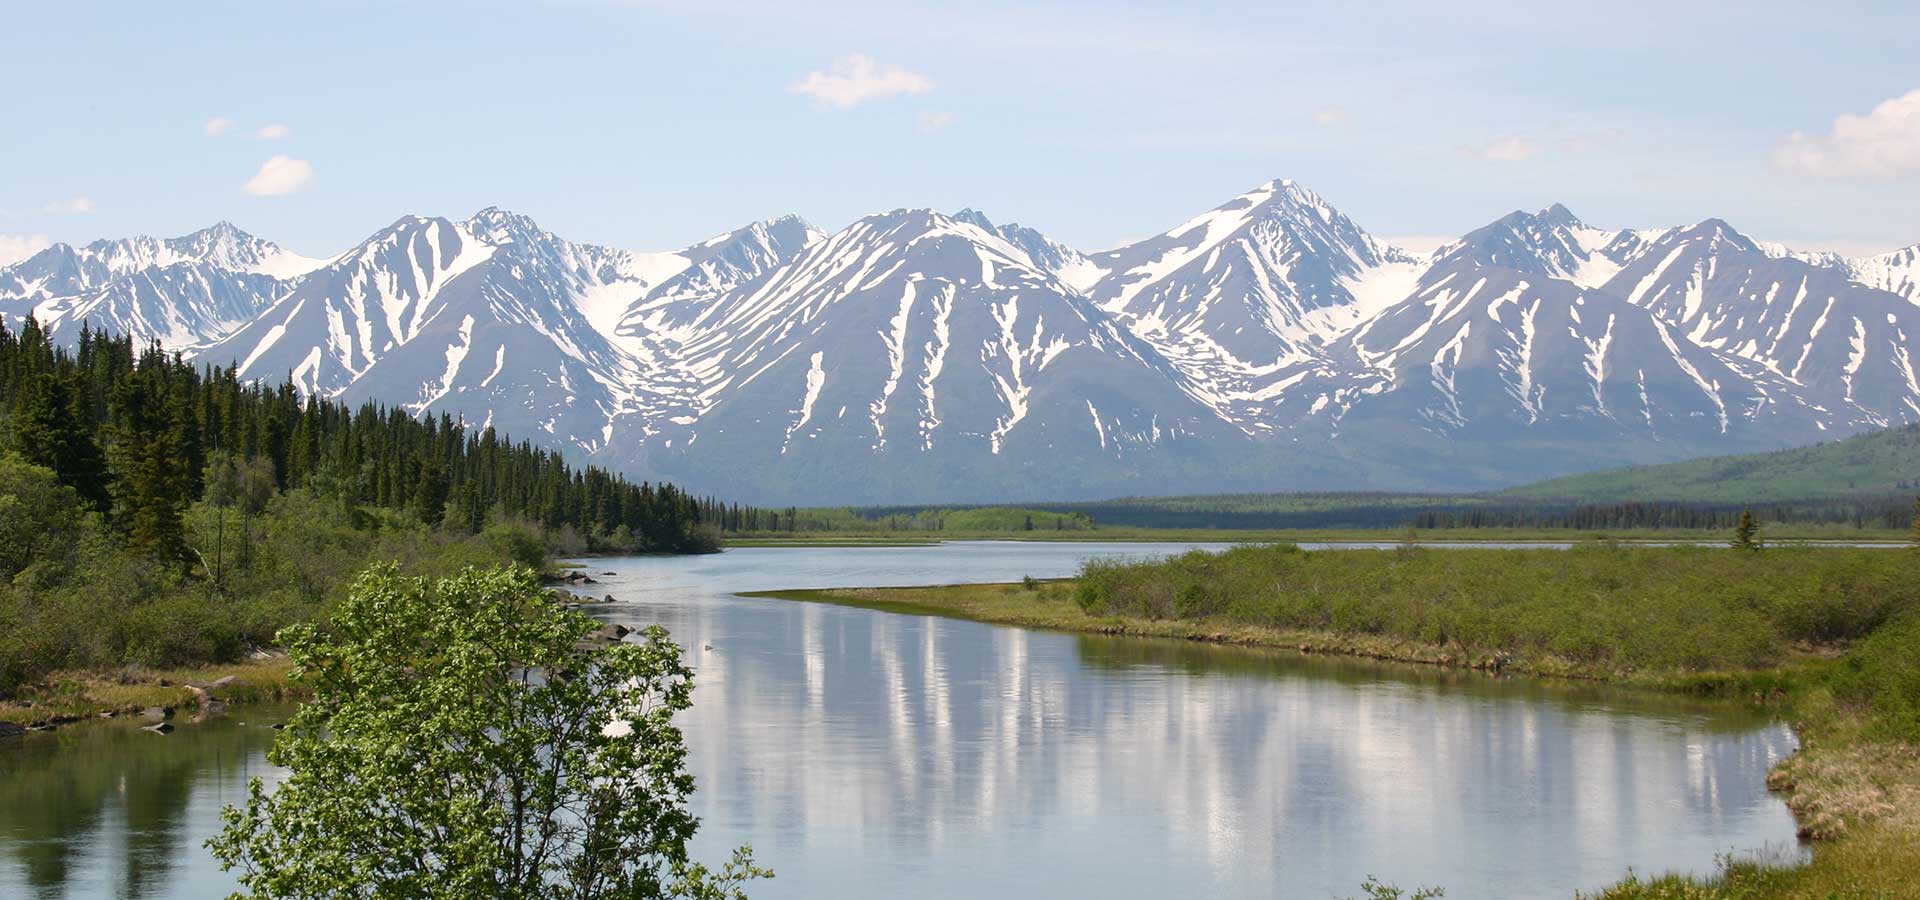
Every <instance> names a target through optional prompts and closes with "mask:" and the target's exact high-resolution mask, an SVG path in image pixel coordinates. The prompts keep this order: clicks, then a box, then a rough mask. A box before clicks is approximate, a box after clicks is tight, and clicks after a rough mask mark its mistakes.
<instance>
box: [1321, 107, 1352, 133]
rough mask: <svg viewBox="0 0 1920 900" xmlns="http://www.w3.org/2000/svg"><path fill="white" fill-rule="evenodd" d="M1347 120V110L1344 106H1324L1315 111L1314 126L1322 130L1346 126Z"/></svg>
mask: <svg viewBox="0 0 1920 900" xmlns="http://www.w3.org/2000/svg"><path fill="white" fill-rule="evenodd" d="M1347 118H1348V116H1347V108H1346V107H1344V106H1322V107H1320V108H1319V109H1316V110H1314V111H1313V124H1315V125H1318V126H1320V127H1322V128H1337V127H1339V126H1341V125H1345V124H1347Z"/></svg>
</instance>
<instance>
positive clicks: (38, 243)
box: [0, 234, 53, 266]
mask: <svg viewBox="0 0 1920 900" xmlns="http://www.w3.org/2000/svg"><path fill="white" fill-rule="evenodd" d="M51 246H53V241H51V240H48V239H47V236H46V235H44V234H0V266H10V265H13V264H14V263H17V262H19V261H21V260H23V259H26V258H27V257H29V256H32V255H34V254H35V253H39V252H40V251H42V250H45V249H47V248H48V247H51Z"/></svg>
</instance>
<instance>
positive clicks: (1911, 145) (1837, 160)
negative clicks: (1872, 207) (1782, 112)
mask: <svg viewBox="0 0 1920 900" xmlns="http://www.w3.org/2000/svg"><path fill="white" fill-rule="evenodd" d="M1773 161H1774V163H1775V164H1776V165H1778V166H1780V167H1781V168H1783V169H1787V170H1789V171H1794V172H1802V173H1805V174H1808V175H1814V176H1818V177H1822V178H1846V177H1862V178H1898V177H1900V176H1902V175H1915V174H1920V89H1915V90H1912V91H1908V92H1907V93H1905V94H1902V95H1901V96H1898V97H1895V98H1893V99H1891V100H1887V101H1885V102H1883V103H1881V104H1880V105H1878V106H1875V107H1874V108H1873V111H1872V112H1869V113H1867V114H1866V115H1864V116H1858V115H1854V114H1852V113H1847V114H1844V115H1841V116H1840V117H1838V118H1836V119H1834V120H1833V128H1832V130H1830V131H1828V132H1827V133H1826V134H1821V135H1809V134H1807V133H1805V132H1801V131H1796V132H1794V133H1793V134H1791V135H1788V136H1787V139H1786V140H1785V141H1783V142H1781V144H1780V146H1778V147H1776V148H1774V151H1773Z"/></svg>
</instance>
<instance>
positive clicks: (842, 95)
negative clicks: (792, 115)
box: [787, 53, 933, 109]
mask: <svg viewBox="0 0 1920 900" xmlns="http://www.w3.org/2000/svg"><path fill="white" fill-rule="evenodd" d="M931 90H933V80H932V79H930V78H928V77H927V76H925V75H922V74H920V73H918V72H913V71H909V70H907V69H905V68H903V67H901V66H896V65H892V64H884V65H883V64H881V63H880V62H879V61H878V60H875V59H874V58H873V57H871V56H868V55H866V54H864V53H853V54H849V55H847V56H842V57H840V58H839V59H836V60H834V61H833V64H832V65H831V66H828V67H827V70H826V71H824V72H821V71H815V72H808V73H807V74H806V75H805V76H804V77H802V78H801V79H800V80H799V81H796V82H794V83H792V84H789V85H787V93H790V94H801V95H803V96H806V97H809V98H811V99H812V100H813V102H814V104H815V105H817V106H823V107H828V108H831V109H852V108H854V107H856V106H859V105H860V104H862V103H865V102H867V101H869V100H886V99H890V98H893V97H901V96H907V95H915V94H924V93H926V92H928V91H931Z"/></svg>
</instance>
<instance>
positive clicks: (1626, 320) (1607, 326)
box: [0, 181, 1920, 503]
mask: <svg viewBox="0 0 1920 900" xmlns="http://www.w3.org/2000/svg"><path fill="white" fill-rule="evenodd" d="M1917 255H1920V247H1910V248H1907V249H1905V250H1901V251H1895V252H1893V253H1889V254H1884V255H1880V256H1872V257H1860V258H1843V257H1839V256H1835V255H1832V254H1822V253H1802V252H1797V251H1794V250H1791V249H1789V248H1785V247H1780V246H1777V245H1771V244H1766V243H1762V242H1758V241H1755V240H1753V239H1751V238H1749V237H1747V236H1745V235H1742V234H1740V233H1739V232H1738V231H1736V230H1734V229H1733V228H1732V227H1731V226H1729V225H1727V224H1726V223H1724V222H1721V221H1719V220H1715V219H1709V220H1706V221H1704V222H1701V223H1698V224H1695V225H1691V226H1684V227H1676V228H1665V229H1645V230H1635V229H1617V230H1610V229H1604V228H1597V227H1593V226H1591V225H1588V224H1586V223H1584V222H1582V221H1581V220H1580V219H1579V218H1578V217H1576V216H1575V215H1574V214H1573V212H1572V211H1570V210H1568V209H1567V208H1565V207H1563V206H1559V205H1554V206H1551V207H1548V208H1547V209H1544V210H1540V211H1537V212H1515V213H1512V214H1510V215H1507V216H1503V217H1501V218H1500V219H1498V220H1496V221H1494V222H1491V223H1489V224H1487V225H1486V226H1484V227H1482V228H1479V229H1475V230H1474V231H1472V232H1470V233H1468V234H1466V235H1464V236H1462V237H1461V238H1460V239H1459V240H1457V241H1454V242H1452V243H1450V244H1448V245H1446V246H1444V247H1442V248H1440V249H1439V250H1437V251H1435V252H1434V253H1433V254H1431V255H1429V256H1427V257H1425V258H1418V257H1415V256H1414V255H1412V254H1409V253H1407V252H1405V251H1402V250H1400V249H1397V248H1395V247H1392V246H1390V245H1388V244H1387V243H1385V242H1383V241H1381V240H1379V239H1377V238H1375V237H1373V236H1372V235H1370V234H1368V233H1367V232H1366V231H1365V230H1364V229H1363V228H1361V227H1360V226H1359V225H1358V224H1356V223H1355V222H1353V221H1352V220H1350V219H1349V218H1347V217H1346V216H1345V215H1343V214H1341V213H1340V212H1339V211H1338V210H1337V209H1336V208H1335V207H1334V206H1333V205H1332V204H1330V203H1329V202H1327V201H1326V200H1325V199H1323V198H1321V197H1320V196H1318V195H1316V194H1314V193H1313V192H1311V191H1309V190H1307V189H1306V188H1304V187H1302V186H1301V185H1298V184H1296V183H1293V182H1290V181H1274V182H1269V183H1267V184H1264V185H1261V186H1259V187H1257V188H1255V189H1254V190H1252V191H1249V192H1248V193H1246V194H1243V195H1241V196H1239V197H1237V198H1234V199H1233V200H1231V201H1229V202H1227V203H1225V204H1222V205H1221V206H1219V207H1216V208H1215V209H1213V210H1211V211H1209V212H1207V213H1203V214H1201V215H1199V216H1196V217H1194V218H1192V219H1190V220H1188V221H1186V222H1184V223H1181V224H1180V225H1178V226H1176V227H1174V228H1172V229H1169V230H1167V231H1166V232H1164V233H1161V234H1158V235H1155V236H1153V237H1150V238H1148V239H1146V240H1143V241H1139V242H1136V243H1133V244H1129V245H1127V246H1123V247H1119V248H1115V249H1111V250H1106V251H1102V252H1097V253H1083V252H1081V251H1079V250H1076V249H1074V248H1072V247H1070V246H1068V245H1067V244H1065V243H1063V242H1061V241H1058V240H1055V239H1053V238H1051V237H1049V236H1047V235H1046V234H1045V233H1043V232H1041V231H1039V230H1036V229H1033V228H1029V227H1025V226H1021V225H998V224H996V223H995V222H994V221H993V220H992V219H991V218H989V217H988V216H987V215H986V214H985V213H982V212H980V211H977V210H973V209H965V210H962V211H960V212H958V213H954V214H951V215H949V214H943V213H939V212H935V211H931V210H895V211H893V212H890V213H885V214H880V215H874V216H869V217H866V218H863V219H861V220H859V221H857V222H855V223H853V224H852V225H849V226H847V227H846V228H844V229H841V230H839V231H837V232H834V233H832V234H826V233H823V232H821V231H819V230H818V229H815V228H813V227H812V226H811V225H808V224H807V223H806V222H805V221H803V220H801V219H799V218H798V217H795V216H785V217H781V218H776V219H769V220H766V221H762V222H757V223H753V224H750V225H747V226H745V227H743V228H740V229H737V230H735V231H731V232H728V233H726V234H722V235H719V236H717V237H714V238H711V239H708V240H706V241H702V242H700V243H697V244H694V245H692V246H689V247H686V248H684V249H681V250H675V251H668V252H655V253H636V252H629V251H625V250H618V249H613V248H609V247H604V246H598V245H593V244H581V243H574V242H571V241H568V240H566V239H563V238H561V237H559V236H556V235H554V234H552V233H549V232H547V231H544V230H543V229H541V228H540V227H539V226H538V225H536V224H535V223H534V222H533V221H532V220H530V219H528V218H526V217H524V216H520V215H516V214H513V213H508V212H505V211H501V210H498V209H487V210H483V211H481V212H480V213H478V214H476V215H474V216H473V217H471V218H469V219H465V220H460V221H456V220H451V219H444V218H430V217H418V216H409V217H405V218H402V219H400V220H399V221H397V222H395V223H393V224H392V225H390V226H388V227H387V228H384V229H381V230H380V231H378V232H376V233H374V234H373V235H371V236H370V237H368V238H367V239H366V240H365V241H363V242H361V243H360V244H358V245H356V246H355V247H353V248H351V249H349V250H347V251H346V252H344V253H341V254H339V255H337V256H334V257H332V258H329V259H326V260H314V259H307V258H304V257H299V256H296V255H294V254H291V253H289V252H287V251H285V250H283V249H281V248H279V247H277V246H275V245H273V244H270V243H268V242H266V241H262V240H260V239H258V238H253V237H251V236H248V235H246V234H244V233H243V232H240V231H238V230H237V229H234V228H233V227H232V226H230V225H225V224H224V223H223V224H222V225H218V226H215V227H214V228H210V229H207V230H205V231H202V232H196V233H195V234H193V235H188V236H186V237H182V238H176V239H172V240H166V241H156V240H152V239H147V238H135V239H130V240H124V241H100V242H96V243H94V244H89V245H87V246H86V247H83V248H73V247H69V246H66V245H56V246H55V247H51V248H48V249H47V250H45V251H42V252H41V253H40V254H37V255H35V256H34V257H31V258H29V259H27V260H25V261H22V262H21V263H18V264H16V265H13V266H10V267H7V268H4V269H0V311H4V312H5V313H6V314H7V315H8V317H9V318H10V319H17V318H19V317H21V316H24V315H27V314H32V315H35V316H37V317H39V318H40V319H41V320H42V321H43V322H50V323H51V325H52V328H53V330H54V333H55V334H56V336H57V337H58V336H62V335H66V336H70V335H71V334H72V332H73V330H75V329H77V328H78V325H79V323H80V322H81V321H88V322H92V323H93V324H94V325H95V326H97V327H101V328H105V329H108V330H115V331H131V332H133V333H135V334H137V335H140V336H142V337H157V338H159V339H161V340H162V341H164V342H166V343H167V344H169V345H170V346H174V347H181V348H186V349H187V350H188V352H190V353H192V354H194V355H195V356H196V357H197V358H199V359H201V360H204V361H206V362H208V363H218V364H237V365H239V366H240V367H241V371H242V373H243V374H244V375H245V376H246V377H250V378H263V379H280V378H288V377H290V378H292V379H293V381H294V382H295V383H296V384H297V385H298V386H299V388H300V389H301V390H302V391H305V392H308V393H315V394H324V395H328V396H338V397H343V398H346V399H350V400H359V399H377V400H381V401H384V402H388V403H393V404H397V405H400V406H401V407H403V408H405V409H408V410H410V411H414V412H418V413H428V412H446V413H449V414H455V415H459V416H462V417H464V418H465V419H467V420H468V421H471V422H474V423H486V424H491V425H493V426H495V427H497V428H500V429H503V430H505V431H507V432H509V433H510V434H512V435H513V436H516V437H524V438H528V439H531V440H536V441H540V442H543V443H547V444H549V445H551V446H555V447H558V448H561V449H564V450H566V451H567V452H570V453H574V454H577V455H580V456H583V457H589V458H591V459H593V460H594V461H596V462H599V463H602V464H605V465H609V466H612V467H615V468H619V469H623V470H625V471H628V472H630V473H632V474H634V475H636V476H640V477H662V478H672V479H674V480H676V481H679V482H682V483H684V484H686V485H687V486H689V487H691V488H692V489H694V490H702V491H705V490H713V491H724V492H726V493H727V494H728V495H730V496H740V497H743V498H745V499H751V500H755V501H758V502H772V503H779V502H795V503H857V502H919V501H950V500H981V499H995V500H998V499H1009V500H1011V499H1035V498H1076V497H1093V496H1112V495H1121V494H1143V493H1162V494H1164V493H1176V492H1204V491H1216V490H1262V489H1264V490H1284V489H1301V488H1315V489H1331V488H1356V489H1357V488H1379V489H1405V488H1429V489H1437V488H1464V487H1487V486H1494V485H1500V484H1507V483H1513V482H1516V481H1521V480H1528V479H1532V478H1536V477H1543V476H1549V475H1556V474H1562V473H1566V472H1573V471H1579V470H1583V469H1592V468H1598V467H1603V466H1610V465H1620V464H1626V463H1640V462H1657V461H1666V460H1672V459H1678V458H1683V457H1689V456H1698V455H1703V454H1709V453H1724V452H1738V451H1746V450H1753V449H1765V448H1773V447H1781V446H1788V445H1793V444H1802V443H1808V442H1811V441H1814V440H1820V439H1824V438H1831V437H1837V436H1840V435H1844V434H1848V433H1852V432H1856V431H1860V430H1863V429H1867V428H1872V427H1878V426H1883V425H1891V424H1898V423H1902V422H1911V421H1920V377H1917V375H1916V365H1915V361H1914V359H1913V355H1914V353H1915V349H1916V344H1917V343H1920V302H1916V298H1917V297H1920V292H1917V291H1916V287H1915V279H1916V270H1917V269H1920V262H1916V256H1917Z"/></svg>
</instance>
